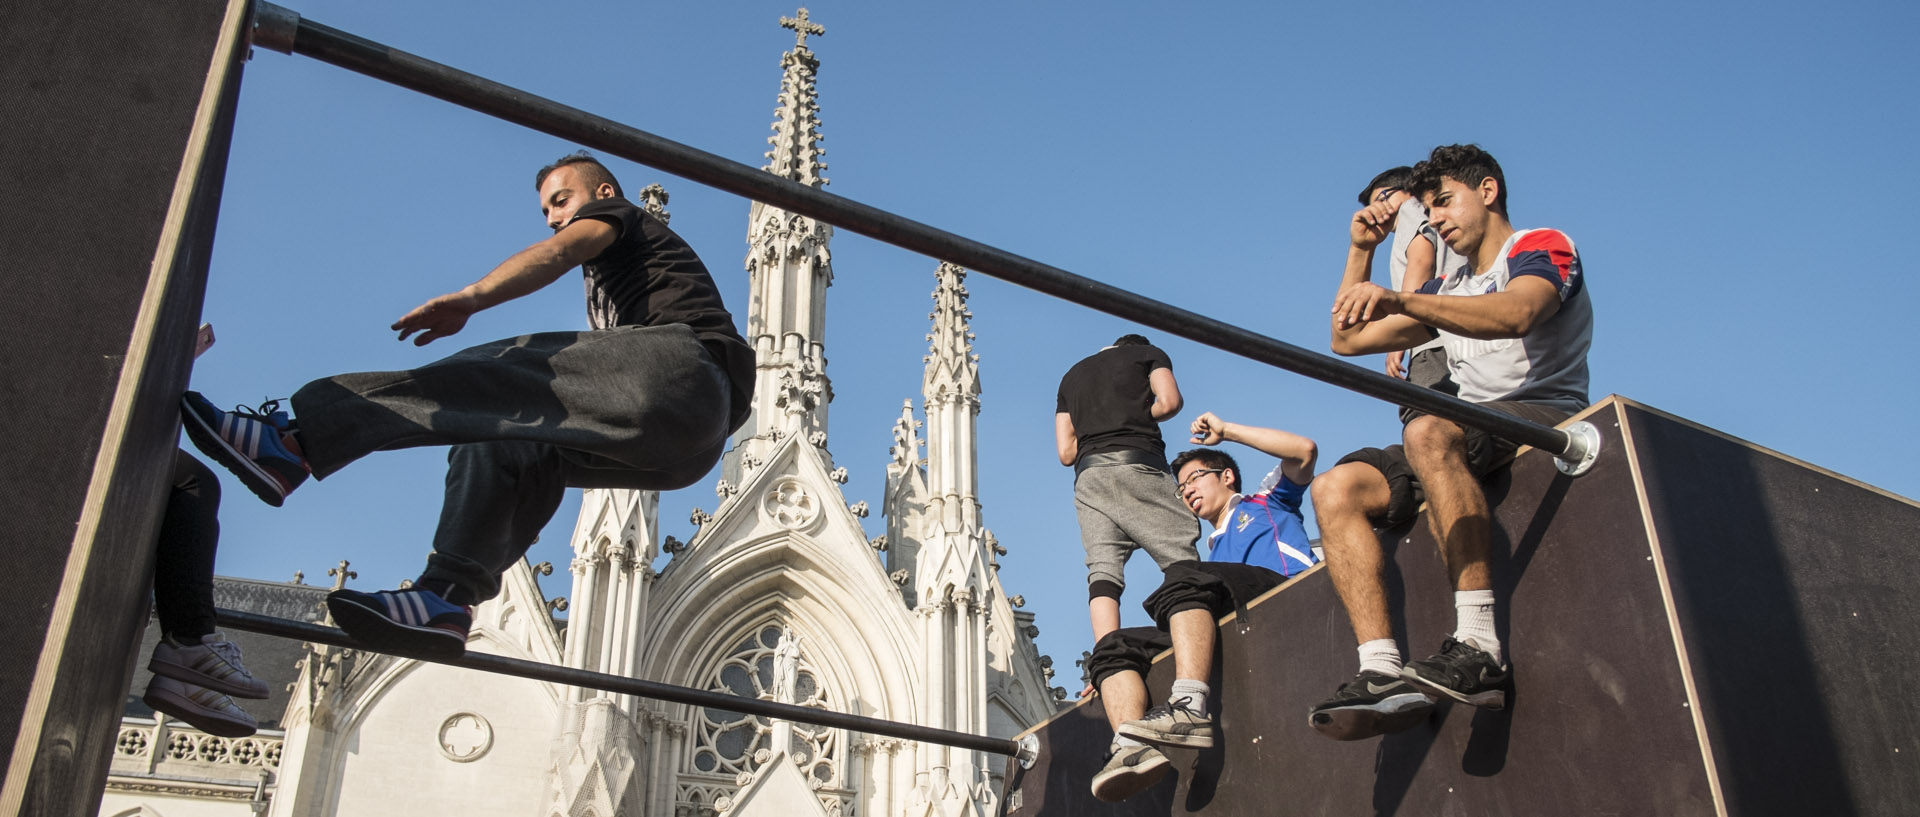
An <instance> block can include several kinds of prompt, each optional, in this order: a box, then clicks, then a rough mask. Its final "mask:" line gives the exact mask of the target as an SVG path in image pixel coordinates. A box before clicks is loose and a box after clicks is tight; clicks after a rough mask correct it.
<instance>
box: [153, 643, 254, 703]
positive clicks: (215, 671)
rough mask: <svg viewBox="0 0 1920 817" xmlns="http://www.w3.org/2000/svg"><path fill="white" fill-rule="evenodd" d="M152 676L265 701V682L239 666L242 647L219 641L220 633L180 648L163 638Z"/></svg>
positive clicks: (155, 649) (155, 651)
mask: <svg viewBox="0 0 1920 817" xmlns="http://www.w3.org/2000/svg"><path fill="white" fill-rule="evenodd" d="M147 669H149V670H152V671H153V674H155V675H159V676H163V677H166V678H171V679H173V680H175V681H182V682H185V683H187V684H191V685H193V686H201V687H206V688H207V689H210V690H213V691H214V692H224V693H226V694H228V695H233V696H235V697H239V698H253V699H255V700H265V699H266V697H267V685H266V682H264V681H261V680H260V679H258V678H255V677H253V673H250V672H247V668H246V666H245V665H244V664H241V663H240V645H238V644H235V643H233V642H231V641H228V640H226V639H224V638H221V637H220V634H219V633H208V634H207V635H204V636H201V638H200V643H198V644H187V645H184V646H183V645H179V644H175V643H173V640H172V639H171V638H167V637H162V638H161V639H160V642H159V643H157V644H154V645H153V660H151V661H148V662H147Z"/></svg>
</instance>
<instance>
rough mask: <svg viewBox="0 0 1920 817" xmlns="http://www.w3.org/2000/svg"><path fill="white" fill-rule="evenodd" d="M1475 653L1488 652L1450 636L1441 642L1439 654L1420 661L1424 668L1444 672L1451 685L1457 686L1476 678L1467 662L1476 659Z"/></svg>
mask: <svg viewBox="0 0 1920 817" xmlns="http://www.w3.org/2000/svg"><path fill="white" fill-rule="evenodd" d="M1474 653H1480V654H1481V655H1485V654H1486V653H1484V652H1482V651H1481V650H1479V649H1476V648H1475V647H1474V646H1473V645H1471V644H1468V643H1466V642H1464V641H1461V640H1459V639H1457V638H1454V637H1452V636H1448V637H1447V640H1446V641H1444V642H1442V643H1441V645H1440V653H1439V654H1438V655H1435V656H1434V657H1432V658H1429V659H1427V660H1425V661H1421V662H1419V663H1420V664H1421V668H1422V669H1429V670H1433V671H1437V672H1439V673H1442V674H1444V675H1445V676H1446V680H1447V682H1448V683H1449V684H1450V685H1455V686H1457V685H1460V684H1464V683H1468V682H1471V681H1473V680H1474V678H1473V674H1472V673H1471V672H1469V671H1468V670H1467V663H1468V662H1470V661H1472V660H1473V659H1474V657H1475V656H1474Z"/></svg>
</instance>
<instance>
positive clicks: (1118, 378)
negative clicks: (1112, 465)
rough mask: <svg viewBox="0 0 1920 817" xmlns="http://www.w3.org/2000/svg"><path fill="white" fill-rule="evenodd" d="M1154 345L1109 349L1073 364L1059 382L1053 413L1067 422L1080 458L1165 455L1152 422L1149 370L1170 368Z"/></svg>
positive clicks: (1155, 424) (1156, 429)
mask: <svg viewBox="0 0 1920 817" xmlns="http://www.w3.org/2000/svg"><path fill="white" fill-rule="evenodd" d="M1171 368H1173V363H1172V361H1170V360H1168V359H1167V353H1166V352H1163V351H1160V349H1159V348H1158V347H1155V346H1139V345H1135V346H1113V347H1108V348H1106V349H1102V350H1100V351H1098V352H1095V353H1094V354H1093V355H1091V356H1089V357H1088V358H1086V359H1085V360H1082V361H1080V362H1079V363H1075V364H1073V368H1071V369H1068V370H1067V376H1066V377H1063V378H1060V396H1059V403H1058V406H1059V407H1058V408H1056V409H1054V410H1055V411H1064V412H1066V413H1067V415H1068V416H1070V417H1072V418H1073V432H1074V436H1075V437H1076V438H1077V439H1078V440H1079V442H1080V456H1082V457H1084V456H1086V455H1088V454H1095V453H1099V452H1101V451H1118V450H1122V449H1134V450H1139V451H1145V452H1148V453H1150V454H1153V455H1155V456H1157V457H1161V458H1163V459H1164V458H1165V457H1166V456H1167V444H1166V442H1165V441H1163V440H1161V439H1160V424H1159V423H1157V422H1154V419H1153V387H1152V386H1151V385H1150V384H1149V383H1148V380H1147V378H1148V376H1149V375H1150V374H1152V373H1153V370H1154V369H1171Z"/></svg>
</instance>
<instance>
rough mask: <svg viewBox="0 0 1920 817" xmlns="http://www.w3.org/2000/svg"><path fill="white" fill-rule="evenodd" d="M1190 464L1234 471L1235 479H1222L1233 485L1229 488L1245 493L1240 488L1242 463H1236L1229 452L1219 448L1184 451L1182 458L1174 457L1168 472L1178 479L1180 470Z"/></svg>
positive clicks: (1225, 476) (1225, 477)
mask: <svg viewBox="0 0 1920 817" xmlns="http://www.w3.org/2000/svg"><path fill="white" fill-rule="evenodd" d="M1190 462H1198V463H1200V465H1201V466H1203V467H1206V468H1231V469H1233V479H1231V480H1228V479H1227V475H1226V474H1221V475H1220V479H1221V480H1223V481H1226V482H1230V483H1232V484H1230V485H1228V486H1227V487H1228V488H1232V489H1233V490H1234V491H1235V492H1237V493H1240V492H1244V491H1243V490H1242V489H1241V487H1240V481H1241V480H1240V463H1237V462H1234V461H1233V456H1232V455H1230V454H1228V453H1227V452H1225V451H1221V450H1220V449H1218V448H1195V449H1191V450H1187V451H1182V452H1180V456H1177V457H1174V458H1173V462H1172V463H1170V464H1168V465H1167V470H1169V471H1172V472H1173V474H1174V478H1175V479H1178V478H1179V475H1180V469H1181V468H1184V467H1186V464H1187V463H1190Z"/></svg>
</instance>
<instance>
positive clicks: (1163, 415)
mask: <svg viewBox="0 0 1920 817" xmlns="http://www.w3.org/2000/svg"><path fill="white" fill-rule="evenodd" d="M1184 402H1185V401H1184V400H1182V399H1181V397H1180V395H1178V394H1172V395H1162V394H1156V395H1154V397H1153V405H1152V406H1151V407H1149V408H1148V409H1147V411H1148V413H1150V414H1152V415H1153V421H1154V422H1156V423H1164V422H1166V421H1168V420H1171V419H1173V415H1175V414H1179V413H1180V409H1181V408H1182V406H1183V404H1184Z"/></svg>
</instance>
